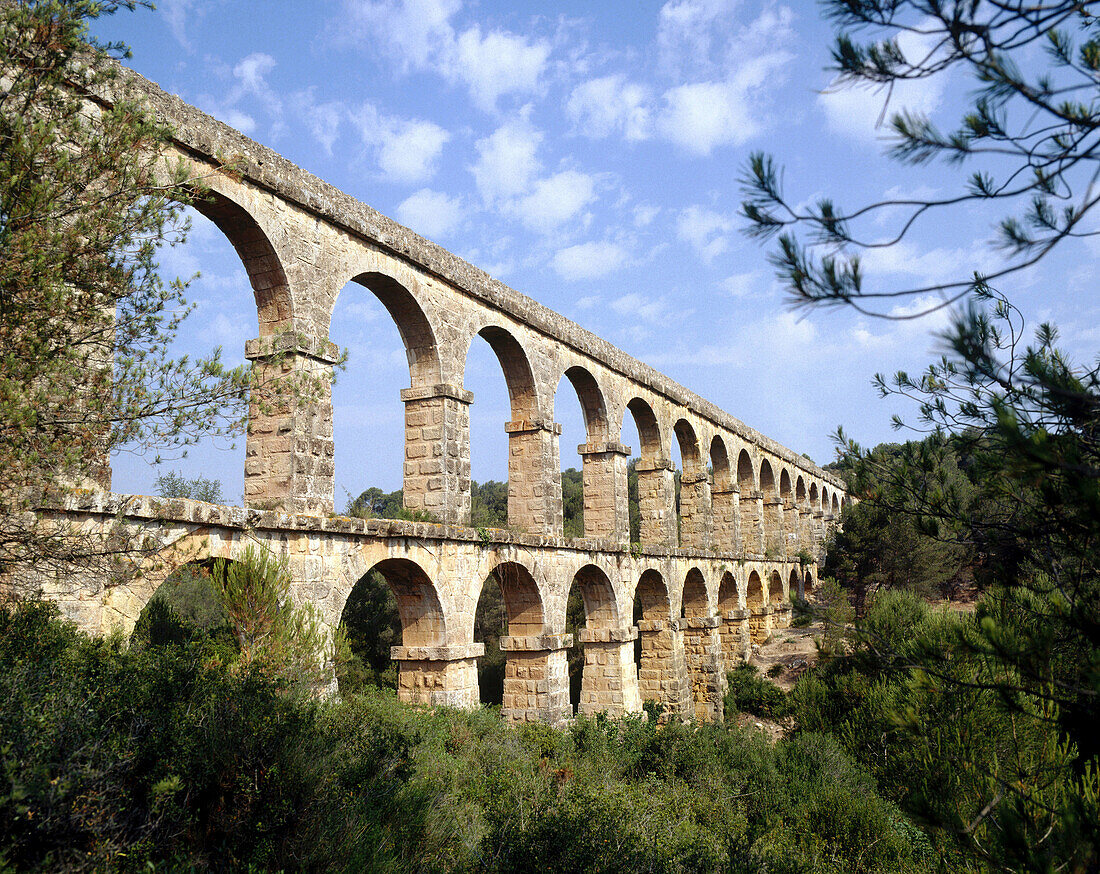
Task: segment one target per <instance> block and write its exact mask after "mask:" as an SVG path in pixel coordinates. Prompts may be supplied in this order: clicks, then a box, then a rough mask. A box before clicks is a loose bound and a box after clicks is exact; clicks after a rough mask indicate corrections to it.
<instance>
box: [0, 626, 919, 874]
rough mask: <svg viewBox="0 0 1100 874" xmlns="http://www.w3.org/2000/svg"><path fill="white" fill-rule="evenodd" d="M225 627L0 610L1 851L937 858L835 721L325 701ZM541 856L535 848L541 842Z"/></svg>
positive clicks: (42, 858) (259, 865)
mask: <svg viewBox="0 0 1100 874" xmlns="http://www.w3.org/2000/svg"><path fill="white" fill-rule="evenodd" d="M231 650H232V647H231V646H227V645H226V644H225V641H224V639H211V638H210V637H209V636H206V635H203V634H197V633H194V630H193V629H192V633H191V634H189V635H185V636H183V637H182V638H181V639H176V640H160V641H158V642H155V643H154V642H145V643H142V644H141V645H135V646H131V647H130V648H129V649H124V648H123V647H122V646H121V644H120V641H118V640H117V639H112V640H107V641H102V640H91V639H89V638H87V637H85V636H83V635H82V634H80V633H78V632H76V631H75V630H74V629H73V628H72V627H71V626H70V625H68V624H67V623H65V622H63V621H61V620H59V619H58V618H57V617H56V615H55V611H54V609H53V608H51V607H48V606H43V605H26V606H22V607H19V608H16V609H12V610H7V611H3V612H0V737H2V738H3V743H2V746H0V761H2V763H3V767H4V775H5V780H4V783H3V785H2V791H0V847H2V848H3V849H2V852H3V857H4V860H5V865H6V867H7V868H8V869H11V870H18V871H58V870H68V871H84V870H87V871H92V870H97V871H103V870H106V871H137V870H144V869H145V868H146V867H148V866H152V867H156V868H162V867H164V868H171V869H180V868H188V867H193V868H203V869H214V870H249V869H251V870H279V869H281V870H318V871H320V870H325V871H328V870H336V871H364V870H371V871H529V870H532V867H537V868H538V869H539V870H547V871H560V872H572V871H580V870H590V871H634V870H637V871H668V872H679V871H684V872H686V871H700V872H703V871H729V872H761V874H763V872H765V871H768V872H771V871H821V872H841V871H847V872H859V871H897V872H924V871H929V872H931V871H934V870H936V869H935V864H934V852H933V848H932V845H931V844H930V843H929V841H928V840H927V839H926V838H925V837H924V836H923V835H922V834H921V832H920V831H919V830H917V829H916V828H915V827H914V826H913V825H911V824H910V823H909V822H908V821H907V820H906V819H905V817H904V816H903V815H902V814H901V812H900V810H899V809H898V807H897V806H896V805H894V804H893V803H891V802H889V801H886V800H883V799H882V798H880V797H879V796H878V795H877V794H876V792H875V790H874V787H873V785H872V783H871V781H870V779H869V777H868V776H867V775H866V773H865V772H864V771H863V770H862V768H861V767H860V766H858V765H857V764H855V762H854V761H853V760H852V759H851V758H849V757H848V756H847V755H846V754H845V753H844V752H843V751H842V750H841V748H840V747H839V745H838V744H837V742H836V741H834V740H832V739H830V738H828V737H826V736H823V735H820V734H809V733H806V734H803V735H801V736H799V737H797V738H794V739H792V740H789V741H781V742H780V743H778V744H777V745H775V746H772V745H771V744H769V743H768V742H767V741H766V740H764V739H763V737H762V736H759V735H756V734H753V733H746V732H742V731H740V730H738V729H736V728H733V727H729V726H724V725H716V726H699V727H694V726H687V725H683V724H680V723H672V724H670V725H667V726H658V725H657V724H656V723H655V722H654V721H652V720H651V719H649V718H647V717H644V716H639V717H635V718H632V719H626V720H623V721H621V722H611V721H607V720H602V719H597V720H588V719H580V720H578V721H577V723H576V725H574V726H573V727H572V728H570V729H568V730H554V729H551V728H548V727H546V726H543V725H530V726H526V727H523V728H520V729H509V728H505V727H503V726H502V725H501V724H500V722H499V720H498V719H497V717H496V716H495V714H493V713H492V712H491V711H482V712H475V713H463V712H457V711H450V710H446V709H441V710H435V711H428V710H423V709H417V708H408V707H404V706H401V705H399V704H398V703H397V702H396V700H395V699H394V697H393V696H392V693H384V692H371V693H369V694H366V695H361V696H350V697H348V698H346V699H345V700H343V701H342V702H321V701H317V700H315V699H313V698H311V697H309V696H303V695H300V694H297V693H295V692H294V691H293V684H291V683H290V682H289V681H288V680H287V679H286V678H285V677H283V676H279V675H274V674H272V673H270V672H269V671H267V670H265V669H264V667H263V663H262V660H253V661H252V662H251V663H245V662H244V661H243V660H240V659H235V658H233V656H232V654H231ZM536 860H537V861H536Z"/></svg>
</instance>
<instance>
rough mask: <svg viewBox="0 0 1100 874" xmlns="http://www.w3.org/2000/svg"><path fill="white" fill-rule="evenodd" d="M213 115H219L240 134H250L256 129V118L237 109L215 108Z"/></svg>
mask: <svg viewBox="0 0 1100 874" xmlns="http://www.w3.org/2000/svg"><path fill="white" fill-rule="evenodd" d="M214 114H215V115H217V116H220V117H221V120H222V121H224V122H225V123H226V124H227V125H229V126H230V127H235V128H236V129H237V130H239V131H240V132H241V133H242V134H252V133H253V132H254V131H255V130H256V119H254V118H253V117H252V116H251V115H248V113H245V112H241V111H240V110H239V109H222V110H215V112H214Z"/></svg>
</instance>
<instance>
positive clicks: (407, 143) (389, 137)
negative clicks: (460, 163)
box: [351, 103, 451, 182]
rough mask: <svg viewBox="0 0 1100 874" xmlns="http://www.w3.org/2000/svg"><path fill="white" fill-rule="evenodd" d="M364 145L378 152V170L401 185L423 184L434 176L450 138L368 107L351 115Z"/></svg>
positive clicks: (434, 128) (418, 122) (428, 123)
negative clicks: (438, 161)
mask: <svg viewBox="0 0 1100 874" xmlns="http://www.w3.org/2000/svg"><path fill="white" fill-rule="evenodd" d="M351 120H352V123H353V124H354V125H355V126H356V127H357V128H358V129H359V134H360V136H361V138H362V140H363V142H364V143H365V144H366V145H368V146H373V147H374V148H375V149H376V150H377V159H378V166H379V169H381V170H382V172H383V173H384V174H385V175H386V176H387V177H389V178H391V179H393V180H396V181H398V182H422V181H424V180H426V179H429V178H431V176H432V174H434V173H435V165H436V160H437V159H438V158H439V155H440V153H441V152H442V151H443V146H444V145H445V144H446V143H447V142H448V141H449V140H450V138H451V135H450V133H448V132H447V131H446V130H444V129H443V128H441V127H440V126H439V125H437V124H435V123H434V122H431V121H424V120H422V119H406V118H397V117H394V116H387V115H382V114H380V113H379V112H378V110H377V109H376V108H375V107H374V106H372V105H371V104H369V103H367V104H364V105H363V106H362V107H360V108H359V109H358V110H357V111H355V112H353V113H352V114H351Z"/></svg>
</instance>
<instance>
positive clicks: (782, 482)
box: [779, 467, 792, 501]
mask: <svg viewBox="0 0 1100 874" xmlns="http://www.w3.org/2000/svg"><path fill="white" fill-rule="evenodd" d="M791 495H792V490H791V474H790V472H789V471H788V470H787V468H785V467H784V468H783V469H782V470H781V471H779V497H780V498H781V499H782V500H784V501H789V500H791Z"/></svg>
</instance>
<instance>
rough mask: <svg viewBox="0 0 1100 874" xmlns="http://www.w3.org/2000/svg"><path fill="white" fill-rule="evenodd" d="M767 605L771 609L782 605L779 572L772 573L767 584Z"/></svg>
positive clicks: (781, 580)
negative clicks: (769, 605)
mask: <svg viewBox="0 0 1100 874" xmlns="http://www.w3.org/2000/svg"><path fill="white" fill-rule="evenodd" d="M768 603H769V604H771V606H773V607H778V606H780V605H782V603H783V578H782V577H781V576H780V575H779V571H772V575H771V579H770V582H769V584H768Z"/></svg>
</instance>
